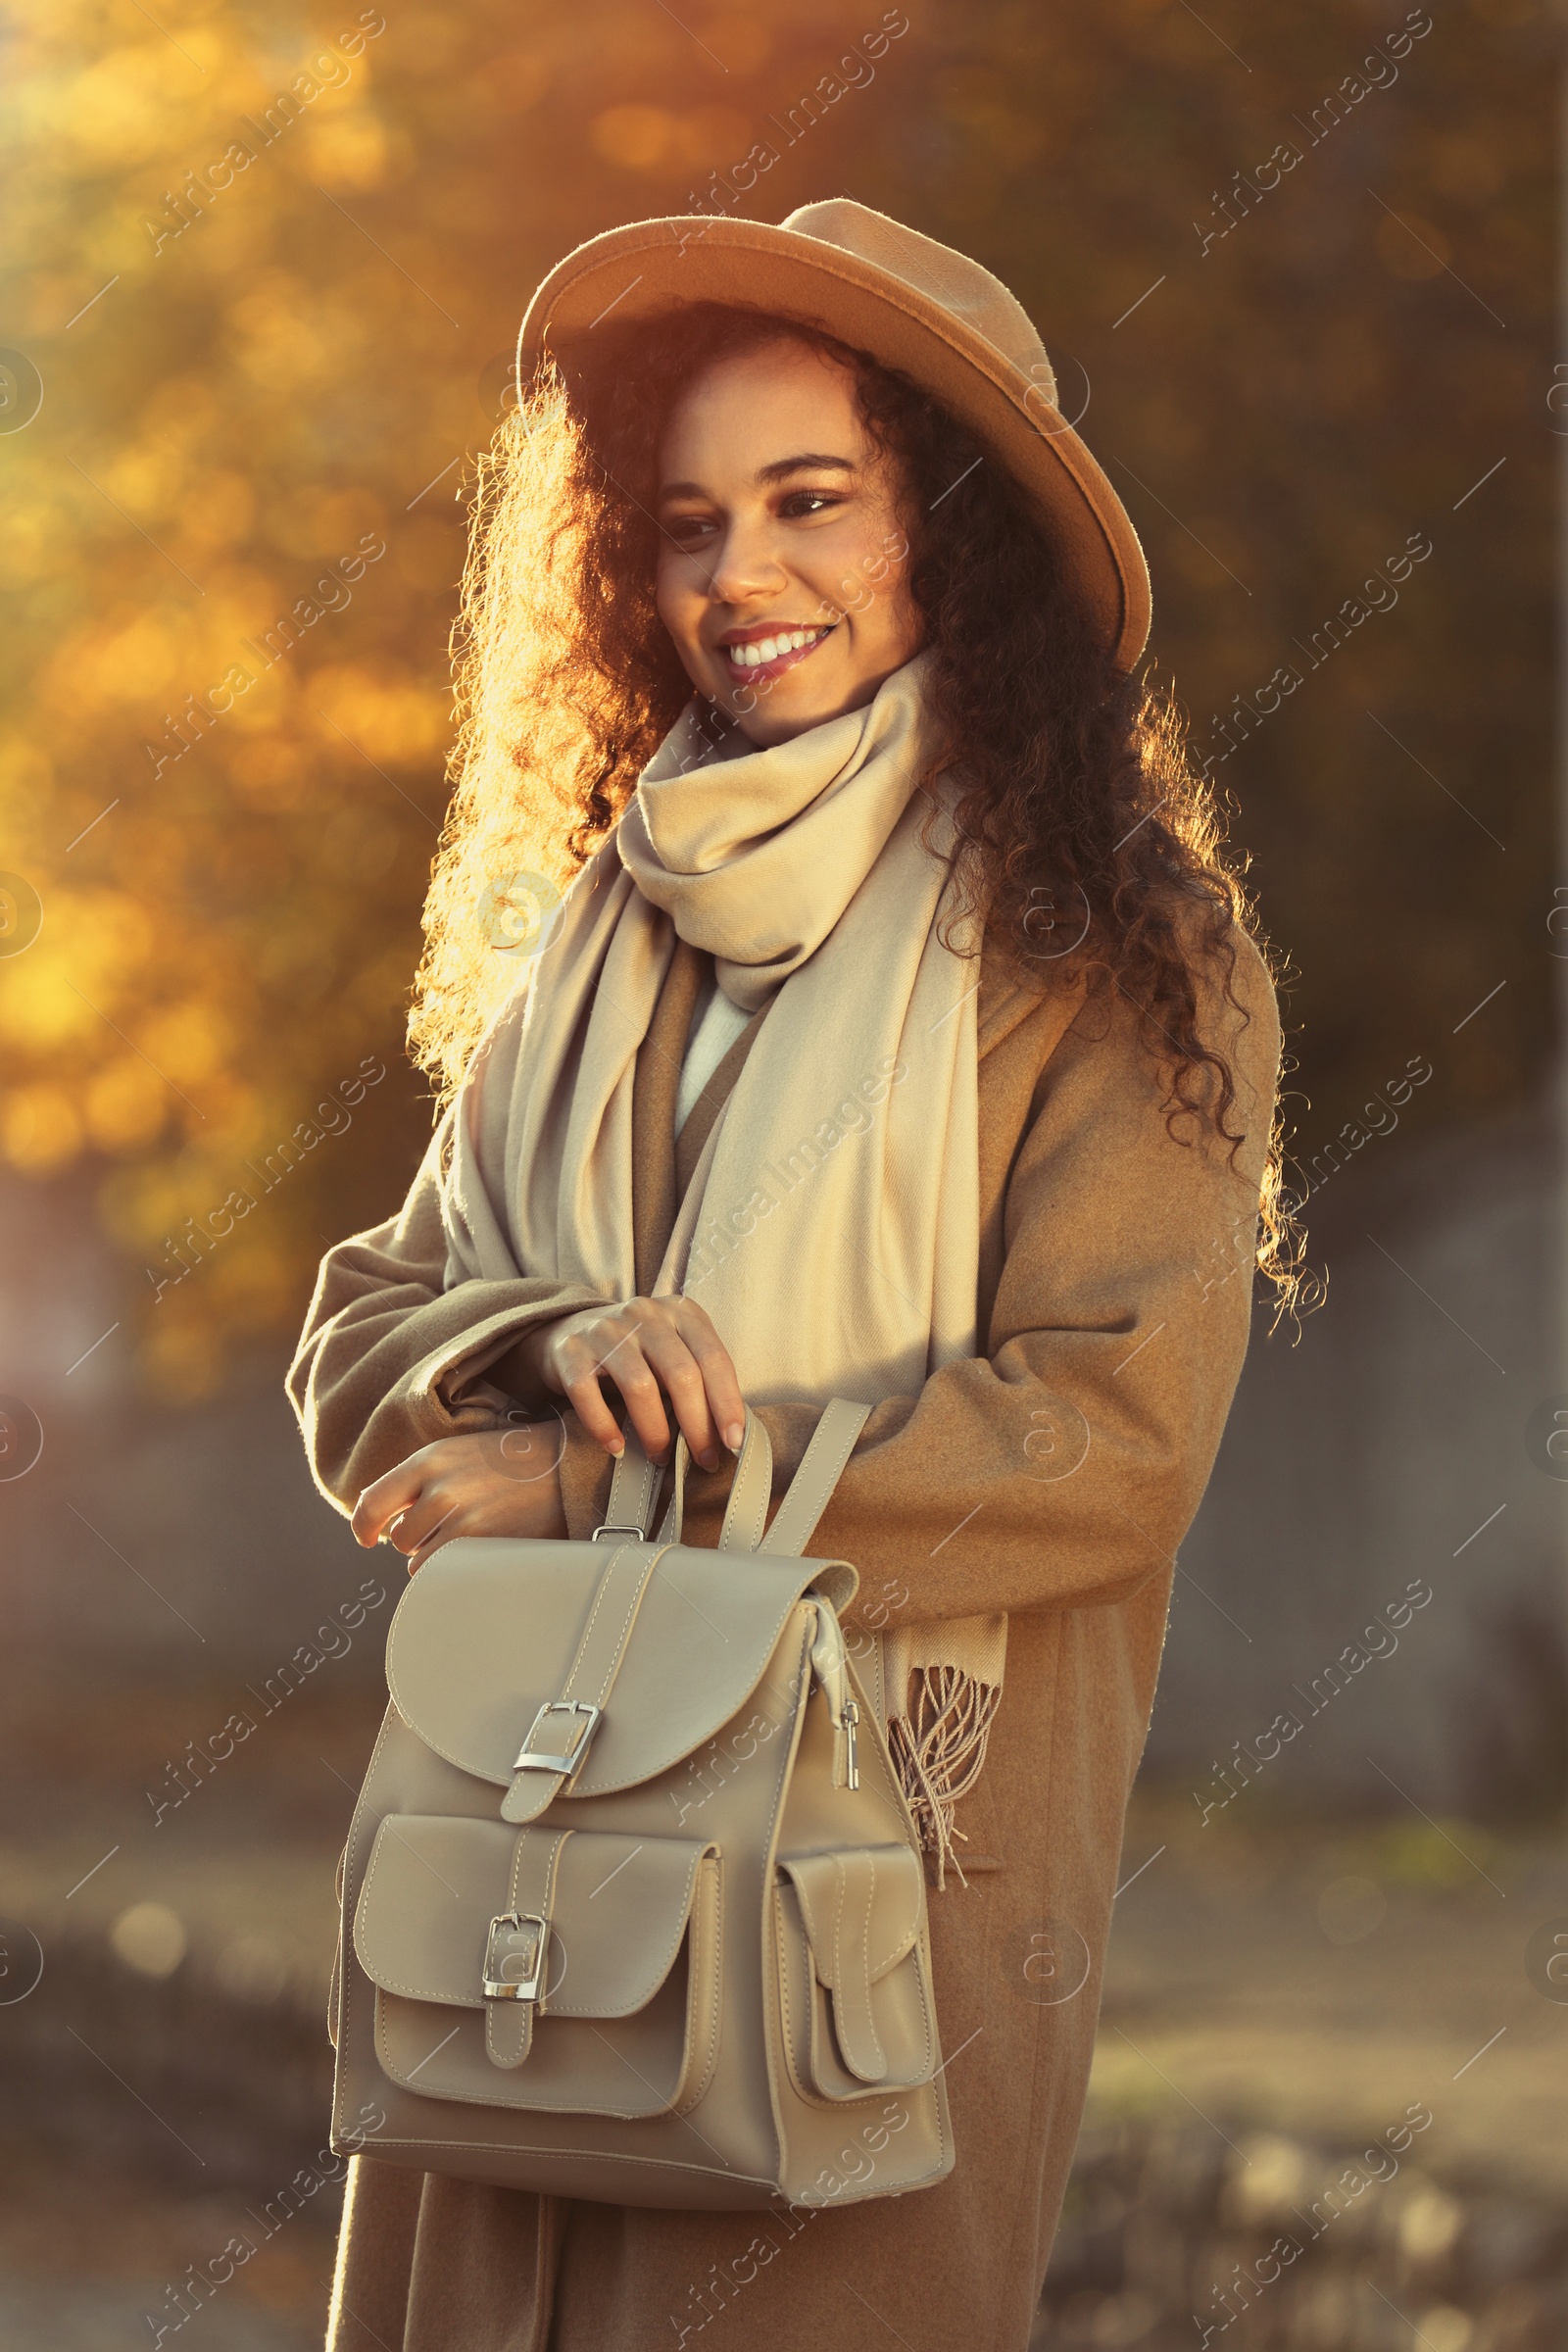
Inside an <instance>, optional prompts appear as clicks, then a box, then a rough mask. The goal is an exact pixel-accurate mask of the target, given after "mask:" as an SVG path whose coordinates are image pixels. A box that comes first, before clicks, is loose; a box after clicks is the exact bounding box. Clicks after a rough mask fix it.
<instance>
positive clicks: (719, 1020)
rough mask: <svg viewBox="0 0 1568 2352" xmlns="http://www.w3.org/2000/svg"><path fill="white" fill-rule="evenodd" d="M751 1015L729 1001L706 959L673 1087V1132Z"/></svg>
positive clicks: (681, 1124)
mask: <svg viewBox="0 0 1568 2352" xmlns="http://www.w3.org/2000/svg"><path fill="white" fill-rule="evenodd" d="M751 1017H752V1016H751V1014H750V1013H749V1012H747V1011H746V1010H745V1008H744V1006H742V1005H732V1004H731V1003H730V1001H729V999H728V997H726V996H725V994H724V991H723V990H722V989H721V988H720V987H719V985H718V982H717V980H716V978H715V977H714V973H713V966H712V963H711V961H710V963H709V966H708V970H707V972H706V973H705V974H704V977H703V984H702V986H701V988H700V989H699V990H698V992H697V1003H696V1004H695V1005H694V1006H693V1007H692V1025H691V1027H690V1029H689V1030H688V1031H687V1033H686V1057H685V1059H684V1060H683V1061H682V1063H681V1065H680V1084H679V1086H678V1087H677V1088H676V1089H675V1133H676V1134H677V1135H679V1133H680V1131H681V1129H682V1128H683V1127H684V1126H685V1124H686V1121H687V1119H688V1118H689V1117H690V1116H691V1111H692V1106H693V1104H694V1103H696V1101H697V1098H698V1096H699V1095H700V1094H701V1093H702V1091H703V1089H704V1087H705V1086H706V1085H707V1084H708V1081H709V1080H710V1078H711V1076H712V1075H713V1072H714V1071H715V1070H716V1069H717V1067H718V1065H719V1063H720V1062H721V1061H722V1060H723V1058H724V1056H725V1054H727V1053H728V1052H729V1050H730V1048H731V1046H732V1045H733V1044H734V1043H735V1040H736V1039H737V1038H738V1037H739V1036H740V1034H741V1031H742V1030H743V1029H744V1028H745V1027H746V1025H747V1023H748V1022H749V1021H750V1019H751Z"/></svg>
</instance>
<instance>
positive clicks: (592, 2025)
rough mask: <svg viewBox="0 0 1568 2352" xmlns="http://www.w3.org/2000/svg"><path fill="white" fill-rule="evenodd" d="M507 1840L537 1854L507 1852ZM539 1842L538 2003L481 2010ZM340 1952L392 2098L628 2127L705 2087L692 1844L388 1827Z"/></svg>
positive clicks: (713, 1928)
mask: <svg viewBox="0 0 1568 2352" xmlns="http://www.w3.org/2000/svg"><path fill="white" fill-rule="evenodd" d="M525 1840H535V1841H543V1842H542V1843H538V1844H535V1845H533V1846H530V1847H529V1848H528V1850H527V1852H526V1853H523V1852H520V1851H519V1847H520V1846H521V1845H522V1842H523V1841H525ZM557 1840H559V1852H554V1851H553V1850H552V1851H551V1853H550V1859H551V1862H552V1867H551V1870H550V1872H549V1897H548V1909H547V1911H545V1912H543V1913H541V1914H540V1916H543V1917H545V1918H546V1919H547V1923H548V1924H547V1936H546V1940H545V1946H544V1954H543V1964H542V1968H541V1970H540V1984H539V1994H538V1997H537V1999H533V2000H529V2001H527V2002H517V2001H513V2000H510V1999H502V1998H498V1999H491V2000H488V2001H487V1999H486V1995H485V1982H486V1965H487V1954H488V1955H489V1963H490V1965H491V1966H493V1967H497V1968H498V1969H501V1970H502V1973H503V1975H505V1974H508V1973H510V1971H511V1969H512V1966H513V1963H511V1962H508V1963H505V1964H503V1963H502V1962H501V1961H499V1960H498V1959H497V1957H496V1954H497V1952H498V1951H501V1950H503V1949H504V1948H505V1947H506V1946H507V1945H508V1943H509V1941H510V1942H511V1943H512V1944H513V1945H514V1946H515V1947H516V1948H518V1949H522V1948H525V1947H526V1944H527V1942H528V1940H529V1938H530V1936H532V1935H533V1933H534V1932H533V1931H532V1930H529V1929H524V1930H523V1931H522V1932H521V1935H520V1936H509V1935H508V1933H507V1932H506V1931H502V1932H501V1933H500V1934H499V1936H493V1935H492V1928H493V1925H494V1923H497V1922H499V1921H502V1920H505V1919H507V1918H508V1917H510V1916H512V1915H513V1914H514V1913H515V1911H516V1910H517V1908H518V1906H517V1903H516V1901H515V1889H516V1887H518V1885H519V1884H526V1883H527V1873H526V1871H525V1870H524V1868H523V1865H524V1863H525V1862H529V1863H531V1862H532V1861H533V1859H534V1858H535V1857H536V1856H537V1855H539V1854H541V1853H544V1852H545V1851H546V1849H547V1848H548V1849H554V1847H555V1845H556V1841H557ZM526 1916H527V1917H529V1918H532V1917H533V1916H534V1914H533V1913H532V1912H531V1911H527V1912H526ZM354 1949H355V1954H356V1956H357V1958H358V1960H359V1963H360V1966H361V1967H362V1968H363V1969H364V1971H365V1973H366V1975H367V1976H368V1978H369V1979H370V1981H371V1983H372V1984H373V1985H375V1988H376V2028H375V2038H376V2050H377V2054H378V2056H379V2059H380V2063H381V2066H382V2068H383V2069H384V2071H385V2072H386V2074H387V2075H389V2076H390V2077H391V2079H392V2081H393V2082H398V2083H400V2084H401V2085H402V2086H403V2087H404V2088H405V2089H407V2090H411V2091H415V2092H417V2093H421V2094H423V2095H424V2096H426V2097H429V2098H447V2099H463V2100H468V2101H472V2102H476V2103H478V2104H480V2105H484V2106H497V2107H516V2108H522V2109H541V2110H551V2111H556V2112H561V2113H568V2114H577V2115H605V2116H614V2117H618V2118H621V2119H631V2118H634V2117H639V2116H654V2115H668V2114H677V2115H679V2114H684V2113H685V2112H686V2111H687V2109H688V2108H689V2107H692V2106H695V2105H696V2103H697V2101H698V2100H699V2099H700V2098H701V2097H702V2095H703V2092H704V2091H705V2090H706V2088H707V2086H708V2083H709V2081H710V2080H711V2075H712V2069H713V2064H714V2061H715V2058H716V2056H717V2049H718V2022H719V1863H718V1858H717V1855H716V1852H715V1850H714V1849H713V1847H712V1846H711V1845H709V1844H707V1843H705V1842H704V1841H702V1840H701V1839H693V1838H634V1837H629V1836H622V1835H619V1834H615V1833H610V1832H604V1831H593V1830H568V1831H565V1832H561V1831H556V1830H545V1829H542V1828H539V1827H534V1828H530V1829H524V1830H515V1829H512V1828H510V1827H508V1826H507V1825H506V1824H504V1823H501V1822H491V1821H473V1820H466V1819H463V1818H451V1817H443V1816H436V1815H429V1814H393V1815H389V1816H388V1817H387V1818H386V1819H385V1820H384V1821H383V1822H382V1823H381V1826H380V1829H379V1830H378V1831H377V1833H376V1839H375V1845H374V1848H373V1850H372V1852H371V1856H370V1861H369V1866H368V1870H367V1872H366V1878H365V1885H364V1887H363V1888H362V1890H361V1894H360V1900H359V1904H358V1907H357V1909H356V1912H355V1919H354ZM492 1989H493V1990H499V1986H495V1985H493V1987H492ZM509 2038H510V2042H511V2047H510V2049H509V2048H508V2046H507V2045H508V2042H509ZM519 2048H520V2049H521V2050H522V2052H523V2053H524V2054H523V2055H521V2056H520V2058H519V2056H518V2055H517V2051H518V2049H519ZM498 2049H499V2050H500V2052H501V2055H500V2056H498V2055H497V2052H498Z"/></svg>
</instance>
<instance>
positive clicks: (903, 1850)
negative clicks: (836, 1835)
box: [773, 1846, 937, 2103]
mask: <svg viewBox="0 0 1568 2352" xmlns="http://www.w3.org/2000/svg"><path fill="white" fill-rule="evenodd" d="M773 1924H774V1936H775V1940H776V1945H777V1951H778V1982H779V1998H780V2002H781V2004H782V2007H783V2012H784V2015H783V2034H782V2040H783V2046H784V2053H785V2063H786V2066H787V2068H788V2070H789V2074H790V2079H791V2081H792V2082H793V2083H794V2086H795V2088H796V2090H797V2091H798V2092H799V2094H800V2095H801V2097H802V2098H805V2099H808V2100H810V2101H812V2102H813V2103H816V2102H821V2101H828V2102H832V2103H837V2102H840V2101H844V2100H851V2099H864V2098H870V2097H874V2096H879V2095H881V2094H884V2093H886V2092H888V2091H894V2090H914V2089H918V2088H919V2087H920V2086H921V2085H922V2084H923V2083H926V2082H930V2081H931V2079H932V2075H933V2072H934V2069H935V2066H936V2049H937V2037H936V2025H935V2016H934V2002H933V1998H932V1987H931V1981H930V1970H929V1965H928V1961H927V1955H926V1945H925V1936H924V1935H923V1933H922V1930H923V1928H924V1925H925V1887H924V1881H923V1876H922V1874H921V1870H920V1863H919V1858H918V1856H917V1855H915V1854H914V1853H913V1851H912V1850H911V1849H910V1848H908V1847H907V1846H860V1847H855V1848H850V1849H846V1850H845V1851H842V1852H838V1853H828V1854H802V1855H793V1856H785V1857H784V1858H783V1859H782V1860H781V1862H780V1867H779V1876H778V1880H777V1882H776V1884H775V1887H774V1890H773Z"/></svg>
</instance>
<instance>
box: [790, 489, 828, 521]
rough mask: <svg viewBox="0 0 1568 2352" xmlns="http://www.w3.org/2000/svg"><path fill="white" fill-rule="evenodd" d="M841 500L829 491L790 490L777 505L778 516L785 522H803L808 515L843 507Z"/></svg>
mask: <svg viewBox="0 0 1568 2352" xmlns="http://www.w3.org/2000/svg"><path fill="white" fill-rule="evenodd" d="M843 504H844V501H843V499H842V498H840V497H838V496H836V495H835V493H834V492H833V491H831V490H792V491H791V492H790V493H789V495H788V497H786V498H785V499H783V500H782V501H781V502H780V505H779V510H778V511H779V514H780V515H782V516H783V517H784V519H785V521H787V522H796V521H802V520H804V519H805V518H806V517H807V516H808V515H820V514H822V513H824V512H826V511H829V510H831V509H832V508H834V507H841V506H843Z"/></svg>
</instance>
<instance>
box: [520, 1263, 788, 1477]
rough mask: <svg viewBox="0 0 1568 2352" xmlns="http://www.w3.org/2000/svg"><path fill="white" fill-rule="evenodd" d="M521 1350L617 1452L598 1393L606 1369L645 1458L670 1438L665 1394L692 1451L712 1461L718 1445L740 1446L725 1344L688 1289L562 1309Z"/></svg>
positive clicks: (705, 1462) (741, 1407)
mask: <svg viewBox="0 0 1568 2352" xmlns="http://www.w3.org/2000/svg"><path fill="white" fill-rule="evenodd" d="M530 1354H531V1359H532V1362H533V1363H534V1365H535V1366H536V1367H537V1370H538V1373H539V1377H540V1379H541V1381H542V1382H543V1384H544V1386H545V1387H546V1388H547V1389H552V1390H554V1391H555V1393H556V1395H557V1396H559V1397H566V1398H568V1399H569V1401H570V1402H571V1404H572V1405H573V1406H574V1407H575V1408H576V1413H577V1418H578V1420H579V1421H580V1422H581V1424H582V1426H583V1428H584V1429H585V1430H586V1431H587V1432H588V1435H589V1436H590V1437H591V1438H597V1439H598V1441H599V1443H600V1445H601V1446H604V1447H605V1449H606V1451H607V1452H609V1453H620V1452H623V1451H624V1446H623V1443H622V1440H621V1435H620V1431H619V1430H618V1429H617V1428H616V1426H615V1420H614V1415H613V1413H612V1412H611V1409H610V1407H609V1405H608V1404H607V1403H606V1402H605V1397H604V1391H603V1390H602V1388H601V1387H600V1385H599V1384H600V1379H601V1376H602V1375H604V1374H605V1373H608V1374H609V1376H610V1378H611V1379H612V1380H613V1382H614V1384H615V1387H616V1388H617V1389H618V1390H619V1391H620V1393H621V1395H622V1397H624V1398H625V1399H626V1410H627V1412H628V1414H629V1415H630V1417H631V1422H632V1426H633V1428H634V1429H635V1430H636V1432H637V1435H638V1436H639V1437H640V1438H641V1440H642V1442H643V1445H644V1446H645V1447H646V1449H647V1451H648V1453H649V1455H650V1457H651V1458H652V1459H653V1460H654V1461H656V1462H657V1461H662V1460H663V1458H664V1456H665V1453H666V1451H667V1449H668V1447H669V1446H670V1444H671V1438H670V1430H669V1421H668V1418H667V1416H666V1414H665V1410H664V1399H665V1397H668V1399H669V1401H670V1403H671V1404H672V1405H673V1406H674V1408H675V1418H676V1420H677V1422H678V1423H679V1425H680V1429H681V1432H682V1434H683V1436H684V1437H685V1440H686V1443H687V1445H688V1446H690V1447H691V1451H692V1458H693V1460H694V1461H697V1462H699V1463H701V1465H702V1467H703V1468H704V1469H705V1470H715V1469H716V1468H717V1467H718V1464H719V1462H720V1461H721V1460H722V1459H723V1451H722V1448H723V1447H724V1446H728V1447H729V1449H730V1451H731V1453H735V1452H738V1451H739V1448H740V1443H741V1440H742V1438H743V1437H744V1436H745V1434H746V1405H745V1400H744V1398H743V1397H742V1396H741V1390H740V1382H739V1381H738V1380H737V1379H736V1377H735V1366H734V1364H733V1363H732V1362H731V1360H730V1353H729V1349H728V1348H726V1347H725V1346H724V1343H723V1341H722V1340H721V1339H720V1338H719V1336H718V1334H717V1332H716V1331H715V1330H714V1329H713V1326H712V1324H711V1322H710V1320H709V1318H708V1314H707V1311H706V1309H705V1308H703V1307H700V1306H699V1305H698V1304H697V1302H696V1300H695V1299H680V1298H671V1299H617V1300H616V1301H614V1302H613V1304H611V1305H609V1306H590V1307H584V1308H582V1309H581V1311H580V1312H579V1313H577V1314H574V1315H563V1316H562V1317H561V1319H560V1321H559V1322H556V1323H551V1324H547V1325H546V1326H545V1327H544V1328H543V1330H541V1331H539V1332H537V1333H536V1334H534V1336H533V1339H532V1341H531V1342H530Z"/></svg>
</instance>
